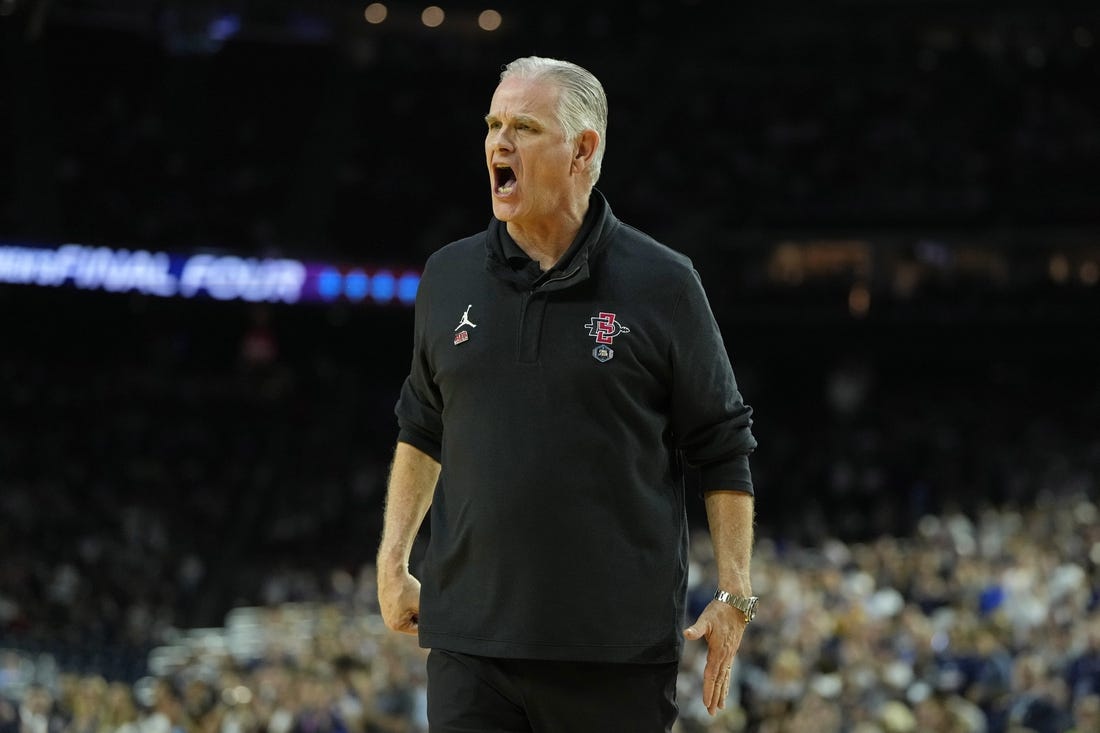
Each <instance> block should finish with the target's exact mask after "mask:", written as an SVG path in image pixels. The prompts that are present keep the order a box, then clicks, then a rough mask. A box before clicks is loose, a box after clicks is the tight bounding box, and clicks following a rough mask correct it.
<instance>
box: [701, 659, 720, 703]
mask: <svg viewBox="0 0 1100 733" xmlns="http://www.w3.org/2000/svg"><path fill="white" fill-rule="evenodd" d="M720 676H721V673H720V672H719V671H718V668H717V667H714V668H712V667H711V665H709V664H708V665H707V667H706V669H705V670H703V705H704V706H706V708H707V712H709V713H710V714H711V715H714V706H715V705H716V704H717V702H718V685H719V684H720V683H721V680H720V679H719V677H720Z"/></svg>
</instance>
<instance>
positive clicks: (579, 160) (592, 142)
mask: <svg viewBox="0 0 1100 733" xmlns="http://www.w3.org/2000/svg"><path fill="white" fill-rule="evenodd" d="M599 147H600V133H598V132H596V131H595V130H585V131H584V132H582V133H581V134H580V135H579V136H578V137H577V144H576V146H575V147H574V149H573V164H572V166H571V167H570V170H572V172H573V173H582V172H584V171H586V170H588V168H589V166H591V165H592V159H593V158H595V157H596V151H597V150H598V149H599Z"/></svg>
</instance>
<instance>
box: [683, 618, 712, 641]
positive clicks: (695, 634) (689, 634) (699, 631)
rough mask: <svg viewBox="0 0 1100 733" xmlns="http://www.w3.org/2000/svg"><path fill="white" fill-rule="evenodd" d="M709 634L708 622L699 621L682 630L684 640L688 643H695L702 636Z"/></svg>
mask: <svg viewBox="0 0 1100 733" xmlns="http://www.w3.org/2000/svg"><path fill="white" fill-rule="evenodd" d="M709 633H710V622H709V621H705V620H703V619H700V620H698V621H696V622H695V623H694V624H692V625H691V626H689V627H687V628H686V629H684V638H685V639H687V640H688V641H696V640H698V639H702V638H703V637H704V636H706V635H707V634H709Z"/></svg>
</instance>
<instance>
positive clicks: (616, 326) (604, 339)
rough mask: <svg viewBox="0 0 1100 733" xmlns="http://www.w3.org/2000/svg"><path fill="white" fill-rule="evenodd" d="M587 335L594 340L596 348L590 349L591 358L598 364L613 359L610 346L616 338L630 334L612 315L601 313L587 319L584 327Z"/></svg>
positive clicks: (612, 351) (613, 352) (613, 354)
mask: <svg viewBox="0 0 1100 733" xmlns="http://www.w3.org/2000/svg"><path fill="white" fill-rule="evenodd" d="M585 328H587V329H588V335H589V336H592V337H594V338H595V339H596V344H597V346H596V348H594V349H592V358H593V359H595V360H596V361H598V362H601V363H602V362H607V361H611V359H613V358H614V357H615V350H614V349H612V348H611V344H612V343H613V342H614V341H615V337H616V336H621V335H623V334H624V333H630V329H629V328H627V327H626V326H624V325H623V324H621V323H619V322H618V321H617V320H615V314H614V313H604V312H601V313H600V314H599V315H598V316H593V317H592V318H590V319H588V324H587V325H586V326H585Z"/></svg>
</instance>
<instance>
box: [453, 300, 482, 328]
mask: <svg viewBox="0 0 1100 733" xmlns="http://www.w3.org/2000/svg"><path fill="white" fill-rule="evenodd" d="M473 307H474V306H473V305H472V304H471V305H468V306H466V312H465V313H463V314H462V320H461V321H459V322H458V325H457V326H455V330H456V331H457V330H458V329H460V328H462V327H463V326H469V327H471V328H477V324H476V323H474V322H473V321H471V320H470V309H471V308H473Z"/></svg>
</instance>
